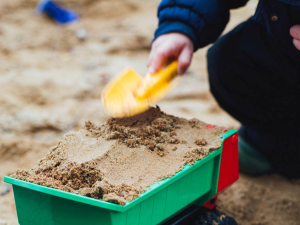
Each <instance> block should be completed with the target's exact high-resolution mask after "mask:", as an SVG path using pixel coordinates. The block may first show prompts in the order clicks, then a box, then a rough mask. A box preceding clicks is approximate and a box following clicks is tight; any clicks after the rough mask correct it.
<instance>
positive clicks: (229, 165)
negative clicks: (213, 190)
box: [204, 133, 239, 209]
mask: <svg viewBox="0 0 300 225" xmlns="http://www.w3.org/2000/svg"><path fill="white" fill-rule="evenodd" d="M238 179H239V152H238V134H237V133H235V134H233V135H232V136H230V137H228V138H226V140H225V141H224V143H223V151H222V156H221V165H220V171H219V182H218V191H217V194H219V193H220V192H221V191H223V190H224V189H225V188H227V187H229V186H230V185H231V184H233V183H234V182H235V181H237V180H238ZM216 203H217V196H215V197H213V198H212V199H210V200H209V201H208V202H207V203H205V204H204V207H206V208H208V209H212V208H214V207H215V205H216Z"/></svg>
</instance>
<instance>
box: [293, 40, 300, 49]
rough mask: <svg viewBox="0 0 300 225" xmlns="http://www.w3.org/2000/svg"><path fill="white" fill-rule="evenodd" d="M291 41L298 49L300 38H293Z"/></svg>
mask: <svg viewBox="0 0 300 225" xmlns="http://www.w3.org/2000/svg"><path fill="white" fill-rule="evenodd" d="M293 43H294V45H295V47H296V48H297V49H298V50H300V40H298V39H295V38H294V40H293Z"/></svg>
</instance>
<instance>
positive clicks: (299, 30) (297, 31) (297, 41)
mask: <svg viewBox="0 0 300 225" xmlns="http://www.w3.org/2000/svg"><path fill="white" fill-rule="evenodd" d="M290 33H291V35H292V37H293V38H294V40H293V43H294V45H295V47H296V48H297V49H298V50H300V25H295V26H293V27H292V28H291V29H290Z"/></svg>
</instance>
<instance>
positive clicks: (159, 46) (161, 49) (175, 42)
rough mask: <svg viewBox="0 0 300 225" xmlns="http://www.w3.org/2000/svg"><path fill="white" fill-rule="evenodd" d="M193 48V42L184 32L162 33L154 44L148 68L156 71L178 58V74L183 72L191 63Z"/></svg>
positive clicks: (151, 71)
mask: <svg viewBox="0 0 300 225" xmlns="http://www.w3.org/2000/svg"><path fill="white" fill-rule="evenodd" d="M193 50H194V46H193V42H192V41H191V40H190V38H188V37H187V36H186V35H184V34H181V33H169V34H164V35H161V36H159V37H158V38H157V39H156V40H155V41H154V42H153V44H152V49H151V52H150V55H149V59H148V65H147V66H148V70H149V72H150V73H155V72H156V71H157V70H159V69H160V68H161V67H163V66H164V65H165V64H166V63H168V62H169V61H173V60H178V68H177V71H178V74H183V73H184V72H185V71H186V70H187V68H188V67H189V65H190V64H191V60H192V56H193Z"/></svg>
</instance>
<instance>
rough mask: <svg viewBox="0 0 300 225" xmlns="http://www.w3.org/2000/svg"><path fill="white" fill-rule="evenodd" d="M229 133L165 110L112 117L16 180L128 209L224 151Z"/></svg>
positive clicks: (69, 139)
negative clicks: (163, 182)
mask: <svg viewBox="0 0 300 225" xmlns="http://www.w3.org/2000/svg"><path fill="white" fill-rule="evenodd" d="M224 130H225V129H224V128H219V127H215V128H213V129H207V124H205V123H203V122H201V121H199V120H197V119H192V120H186V119H182V118H177V117H174V116H171V115H167V114H165V113H163V112H161V111H160V109H159V108H150V109H149V110H148V111H146V112H144V113H142V114H139V115H136V116H134V117H130V118H120V119H116V118H111V119H109V120H108V121H107V122H106V123H105V124H103V125H101V126H97V125H95V124H93V123H91V122H86V124H85V128H84V129H82V130H79V131H77V132H71V133H68V134H67V135H66V136H65V137H64V139H63V140H62V141H59V143H58V144H57V146H54V147H52V148H51V149H50V151H49V152H48V154H47V155H46V156H45V157H44V158H43V159H42V160H41V161H40V162H39V163H38V165H37V166H35V167H33V168H32V169H31V170H30V171H29V172H28V171H27V170H18V171H16V173H15V174H13V175H12V177H14V178H17V179H22V180H25V181H28V182H32V183H36V184H40V185H44V186H49V187H53V188H57V189H60V190H63V191H67V192H72V193H76V194H80V195H84V196H88V197H91V198H96V199H101V200H103V201H108V202H113V203H116V204H120V205H125V204H126V201H131V200H133V199H135V198H137V197H138V196H139V195H140V193H142V192H144V191H145V190H146V189H147V187H149V186H150V185H152V184H154V183H155V182H157V181H159V180H162V179H165V178H167V177H171V176H173V175H174V174H175V173H176V172H178V171H180V170H181V169H182V168H183V167H184V165H185V164H193V163H194V162H196V161H197V160H200V159H202V158H204V157H205V156H207V155H208V154H209V153H210V152H211V151H214V150H216V149H218V148H220V147H221V145H222V141H221V140H219V139H217V138H218V136H220V135H221V134H222V133H223V132H224Z"/></svg>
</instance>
